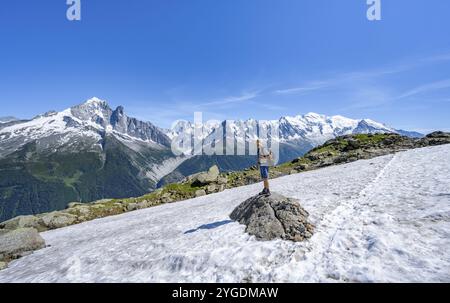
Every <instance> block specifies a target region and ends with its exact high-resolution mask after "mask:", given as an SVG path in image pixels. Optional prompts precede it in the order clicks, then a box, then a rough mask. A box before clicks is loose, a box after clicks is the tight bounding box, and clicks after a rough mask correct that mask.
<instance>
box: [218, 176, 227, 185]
mask: <svg viewBox="0 0 450 303" xmlns="http://www.w3.org/2000/svg"><path fill="white" fill-rule="evenodd" d="M227 183H228V178H227V177H219V178H218V179H217V184H219V185H222V184H227Z"/></svg>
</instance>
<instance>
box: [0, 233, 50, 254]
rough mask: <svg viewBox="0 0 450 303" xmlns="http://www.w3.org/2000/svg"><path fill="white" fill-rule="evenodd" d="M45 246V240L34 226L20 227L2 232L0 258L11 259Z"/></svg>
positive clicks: (0, 236)
mask: <svg viewBox="0 0 450 303" xmlns="http://www.w3.org/2000/svg"><path fill="white" fill-rule="evenodd" d="M44 247H45V241H44V239H42V237H41V236H40V235H39V233H38V231H37V230H36V229H34V228H19V229H16V230H12V231H8V232H2V233H0V260H2V261H5V260H11V259H15V258H18V257H20V256H22V254H24V253H26V252H30V251H35V250H38V249H41V248H44Z"/></svg>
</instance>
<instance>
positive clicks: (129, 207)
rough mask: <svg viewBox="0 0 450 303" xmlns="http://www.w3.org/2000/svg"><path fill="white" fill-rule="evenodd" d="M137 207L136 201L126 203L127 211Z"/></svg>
mask: <svg viewBox="0 0 450 303" xmlns="http://www.w3.org/2000/svg"><path fill="white" fill-rule="evenodd" d="M137 209H138V204H137V203H129V204H128V205H127V211H134V210H137Z"/></svg>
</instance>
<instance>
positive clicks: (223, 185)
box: [219, 184, 227, 192]
mask: <svg viewBox="0 0 450 303" xmlns="http://www.w3.org/2000/svg"><path fill="white" fill-rule="evenodd" d="M226 188H227V186H226V185H225V184H220V185H219V192H222V191H224V190H225V189H226Z"/></svg>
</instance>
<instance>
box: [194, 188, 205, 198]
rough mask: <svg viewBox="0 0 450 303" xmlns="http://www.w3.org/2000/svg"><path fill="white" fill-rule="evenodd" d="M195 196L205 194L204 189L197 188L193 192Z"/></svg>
mask: <svg viewBox="0 0 450 303" xmlns="http://www.w3.org/2000/svg"><path fill="white" fill-rule="evenodd" d="M195 196H196V197H202V196H206V191H205V190H204V189H199V190H197V191H196V192H195Z"/></svg>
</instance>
